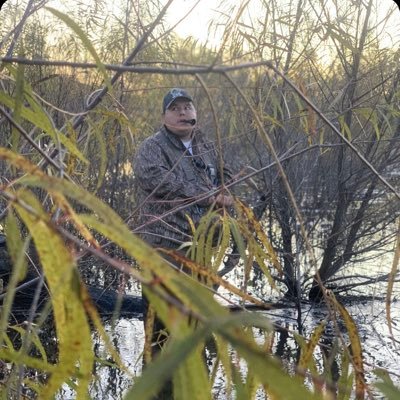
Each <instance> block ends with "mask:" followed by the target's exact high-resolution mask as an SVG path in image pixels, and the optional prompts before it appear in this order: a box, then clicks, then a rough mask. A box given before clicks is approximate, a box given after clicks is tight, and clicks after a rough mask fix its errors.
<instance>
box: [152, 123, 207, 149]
mask: <svg viewBox="0 0 400 400" xmlns="http://www.w3.org/2000/svg"><path fill="white" fill-rule="evenodd" d="M160 132H161V134H162V135H163V136H164V137H166V138H167V140H169V141H170V142H171V143H172V144H173V145H174V146H175V147H177V148H178V149H182V150H186V147H185V146H184V144H183V143H182V141H181V139H179V137H177V136H176V135H174V134H173V133H172V132H171V131H170V130H168V129H167V128H166V127H165V125H163V126H162V128H161V129H160ZM200 135H201V131H200V130H199V129H195V130H194V132H193V136H192V141H193V143H196V139H197V138H198V137H199V136H200Z"/></svg>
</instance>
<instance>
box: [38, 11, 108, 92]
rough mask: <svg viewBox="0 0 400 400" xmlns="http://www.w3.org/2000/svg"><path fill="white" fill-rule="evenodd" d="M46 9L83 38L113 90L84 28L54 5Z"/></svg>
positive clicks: (84, 43)
mask: <svg viewBox="0 0 400 400" xmlns="http://www.w3.org/2000/svg"><path fill="white" fill-rule="evenodd" d="M45 9H46V10H49V11H50V12H51V13H53V14H54V15H55V16H56V17H58V18H59V19H61V21H63V22H64V23H65V24H66V25H67V26H68V27H70V28H71V29H72V30H73V31H74V32H75V33H76V34H77V35H78V37H79V39H81V41H82V43H83V45H84V46H85V47H86V49H87V50H88V51H89V53H90V54H91V55H92V57H93V58H94V60H95V62H96V64H97V68H98V69H99V70H100V72H101V73H102V75H103V77H104V81H105V83H106V85H107V87H108V89H109V90H111V82H110V79H109V77H108V75H107V70H106V68H105V66H104V64H103V63H102V62H101V60H100V57H99V56H98V54H97V52H96V50H95V48H94V47H93V45H92V43H91V41H90V40H89V38H88V37H87V36H86V35H85V32H84V31H83V29H82V28H81V27H80V26H79V25H78V24H77V23H76V22H75V21H74V20H73V19H72V18H70V17H69V16H68V15H67V14H64V13H62V12H61V11H58V10H56V9H55V8H52V7H45Z"/></svg>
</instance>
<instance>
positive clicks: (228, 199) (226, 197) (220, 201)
mask: <svg viewBox="0 0 400 400" xmlns="http://www.w3.org/2000/svg"><path fill="white" fill-rule="evenodd" d="M214 203H215V205H216V206H218V207H230V206H231V205H233V197H232V196H231V195H230V194H222V193H219V194H217V196H212V197H210V204H214Z"/></svg>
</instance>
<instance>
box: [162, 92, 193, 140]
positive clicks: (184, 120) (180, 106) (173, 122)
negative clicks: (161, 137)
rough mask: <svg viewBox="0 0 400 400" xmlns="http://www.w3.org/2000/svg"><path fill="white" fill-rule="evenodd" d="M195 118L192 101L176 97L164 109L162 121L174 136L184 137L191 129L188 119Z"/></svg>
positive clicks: (186, 136) (187, 135)
mask: <svg viewBox="0 0 400 400" xmlns="http://www.w3.org/2000/svg"><path fill="white" fill-rule="evenodd" d="M196 118H197V114H196V109H195V108H194V105H193V103H192V102H191V101H189V100H187V99H185V98H180V99H179V98H178V99H176V100H175V101H174V102H173V103H172V104H171V105H170V106H169V107H168V108H167V109H166V110H165V114H164V115H163V123H164V125H165V126H166V127H167V128H168V129H169V130H170V131H171V132H172V133H174V134H175V135H176V136H179V137H180V138H182V139H186V138H189V137H190V134H191V133H192V131H193V125H192V124H191V123H190V122H189V121H190V120H192V119H195V120H196Z"/></svg>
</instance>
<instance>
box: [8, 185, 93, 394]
mask: <svg viewBox="0 0 400 400" xmlns="http://www.w3.org/2000/svg"><path fill="white" fill-rule="evenodd" d="M17 198H18V199H19V202H18V203H14V204H13V206H14V208H15V209H16V210H17V212H18V214H19V215H20V217H21V219H22V220H23V221H24V223H25V225H26V226H27V228H28V229H29V231H30V233H31V235H32V238H33V240H34V242H35V246H36V249H37V253H38V255H39V258H40V261H41V264H42V267H43V271H44V273H45V276H46V279H47V283H48V286H49V290H50V296H51V301H52V305H53V311H54V319H55V324H56V331H57V338H58V341H59V363H58V364H57V368H55V369H54V371H53V373H52V374H51V377H50V379H49V381H48V383H47V384H46V386H45V387H43V390H42V391H41V393H40V396H39V397H40V398H42V399H51V398H53V396H54V394H55V393H56V392H57V391H58V390H59V388H60V387H61V385H62V384H63V383H64V382H66V380H67V379H68V378H69V377H76V378H77V379H78V381H79V385H78V386H77V397H78V398H85V397H86V394H87V390H88V385H89V382H90V380H91V378H92V367H93V361H94V354H93V351H92V339H91V334H90V328H89V324H88V321H87V318H86V314H85V310H84V307H83V304H82V301H81V298H80V283H79V277H78V274H77V270H76V265H75V262H74V259H73V257H72V255H71V254H70V253H69V251H68V250H67V248H66V247H65V245H64V241H63V239H62V238H61V237H60V235H59V234H58V232H57V231H55V230H54V228H52V225H51V221H50V220H49V217H48V215H47V214H46V213H45V212H44V210H43V209H42V207H41V204H40V202H39V201H38V200H37V199H36V198H35V197H34V196H33V195H32V194H31V193H30V192H28V191H25V190H19V191H18V192H17ZM21 202H22V204H29V209H30V211H28V210H26V209H25V207H23V206H22V205H21ZM31 210H34V213H32V211H31ZM77 332H79V335H77ZM77 365H79V366H78V371H79V374H77V371H76V368H77Z"/></svg>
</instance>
